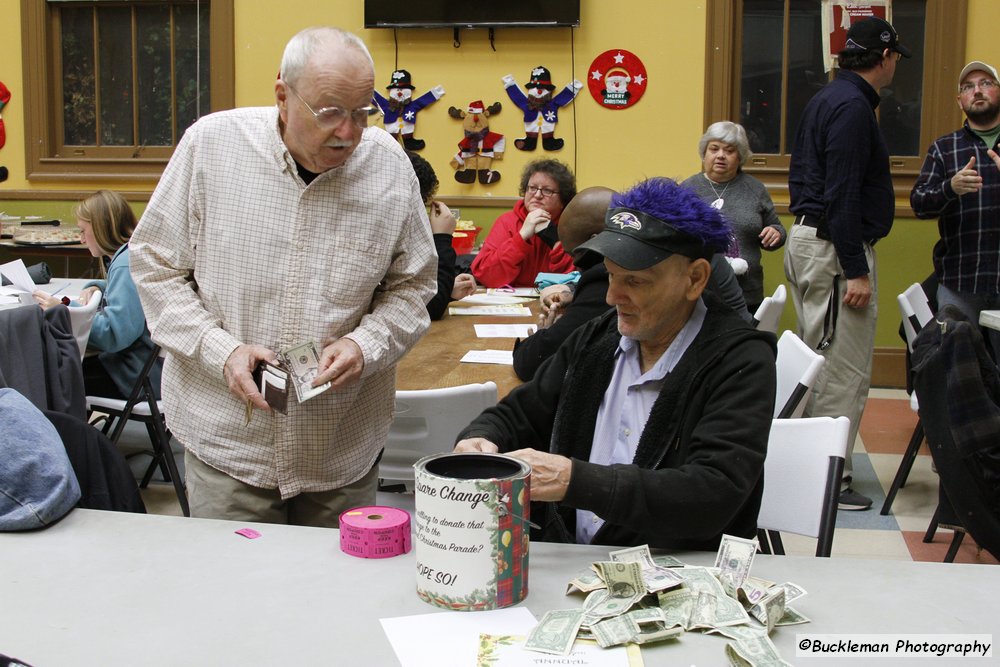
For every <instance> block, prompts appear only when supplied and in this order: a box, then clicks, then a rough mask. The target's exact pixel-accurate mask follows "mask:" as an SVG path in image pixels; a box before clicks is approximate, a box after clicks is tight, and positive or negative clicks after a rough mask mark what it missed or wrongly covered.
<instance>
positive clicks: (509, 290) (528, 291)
mask: <svg viewBox="0 0 1000 667" xmlns="http://www.w3.org/2000/svg"><path fill="white" fill-rule="evenodd" d="M486 293H487V294H489V295H491V296H492V295H494V294H497V295H506V296H526V297H529V298H535V297H537V296H538V288H537V287H490V288H489V289H487V290H486Z"/></svg>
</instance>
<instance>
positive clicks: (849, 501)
mask: <svg viewBox="0 0 1000 667" xmlns="http://www.w3.org/2000/svg"><path fill="white" fill-rule="evenodd" d="M871 506H872V499H871V498H869V497H868V496H863V495H861V494H860V493H858V492H857V491H855V490H854V489H852V488H851V487H847V488H846V489H844V490H843V491H841V492H840V498H838V499H837V509H842V510H846V511H848V512H860V511H863V510H866V509H869V508H870V507H871Z"/></svg>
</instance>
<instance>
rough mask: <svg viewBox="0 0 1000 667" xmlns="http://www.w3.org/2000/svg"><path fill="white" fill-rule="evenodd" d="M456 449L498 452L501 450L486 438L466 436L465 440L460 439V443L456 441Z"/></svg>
mask: <svg viewBox="0 0 1000 667" xmlns="http://www.w3.org/2000/svg"><path fill="white" fill-rule="evenodd" d="M455 451H456V452H483V453H485V454H496V453H497V452H499V451H500V448H499V447H497V446H496V445H495V444H494V443H492V442H490V441H489V440H487V439H486V438H466V439H465V440H459V441H458V443H456V445H455Z"/></svg>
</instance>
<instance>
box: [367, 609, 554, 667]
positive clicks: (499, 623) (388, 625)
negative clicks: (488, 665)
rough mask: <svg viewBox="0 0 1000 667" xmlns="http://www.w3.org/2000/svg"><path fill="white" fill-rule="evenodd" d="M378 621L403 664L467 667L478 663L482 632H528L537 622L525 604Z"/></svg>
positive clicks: (427, 666) (407, 665)
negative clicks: (523, 605) (487, 609)
mask: <svg viewBox="0 0 1000 667" xmlns="http://www.w3.org/2000/svg"><path fill="white" fill-rule="evenodd" d="M379 620H380V622H381V623H382V630H384V631H385V634H386V636H387V637H388V638H389V643H390V644H391V645H392V650H393V651H395V652H396V657H397V658H399V662H400V663H401V664H402V667H450V666H451V665H454V666H455V667H468V665H474V664H476V655H477V654H478V652H479V635H480V634H481V633H490V634H501V635H527V634H528V633H529V632H531V630H532V628H534V627H535V625H537V623H538V621H537V620H536V619H535V617H534V616H533V615H532V614H531V612H530V611H528V610H527V609H525V608H524V607H514V608H511V609H493V610H491V611H474V612H458V611H442V612H439V613H432V614H418V615H416V616H398V617H396V618H383V619H379ZM536 655H537V654H536Z"/></svg>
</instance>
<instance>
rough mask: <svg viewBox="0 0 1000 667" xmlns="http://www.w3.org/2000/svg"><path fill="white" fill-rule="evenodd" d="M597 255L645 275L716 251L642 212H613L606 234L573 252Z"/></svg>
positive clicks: (707, 256)
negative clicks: (668, 262) (677, 259)
mask: <svg viewBox="0 0 1000 667" xmlns="http://www.w3.org/2000/svg"><path fill="white" fill-rule="evenodd" d="M586 252H596V253H598V254H600V255H603V256H604V257H606V258H607V259H610V260H611V261H612V262H614V263H615V264H617V265H618V266H621V267H622V268H624V269H626V270H628V271H643V270H645V269H648V268H650V267H652V266H655V265H656V264H659V263H660V262H662V261H663V260H665V259H667V258H668V257H670V256H671V255H675V254H676V255H684V256H685V257H690V258H691V259H699V258H705V259H707V258H709V257H711V256H712V254H713V252H714V251H713V250H712V249H711V248H709V247H708V246H707V245H706V244H705V242H704V241H702V240H701V239H700V238H698V237H697V236H693V235H691V234H688V233H687V232H685V231H682V230H680V229H678V228H677V227H675V226H673V225H671V224H670V223H669V222H666V221H665V220H660V219H659V218H656V217H654V216H651V215H647V214H646V213H643V212H642V211H638V210H636V209H631V208H612V209H608V213H607V215H606V216H605V218H604V231H602V232H601V233H600V234H598V235H597V236H595V237H593V238H592V239H590V240H589V241H587V242H586V243H581V244H580V245H579V246H577V247H576V249H575V250H574V251H573V255H574V256H575V257H579V256H580V255H582V254H583V253H586Z"/></svg>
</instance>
